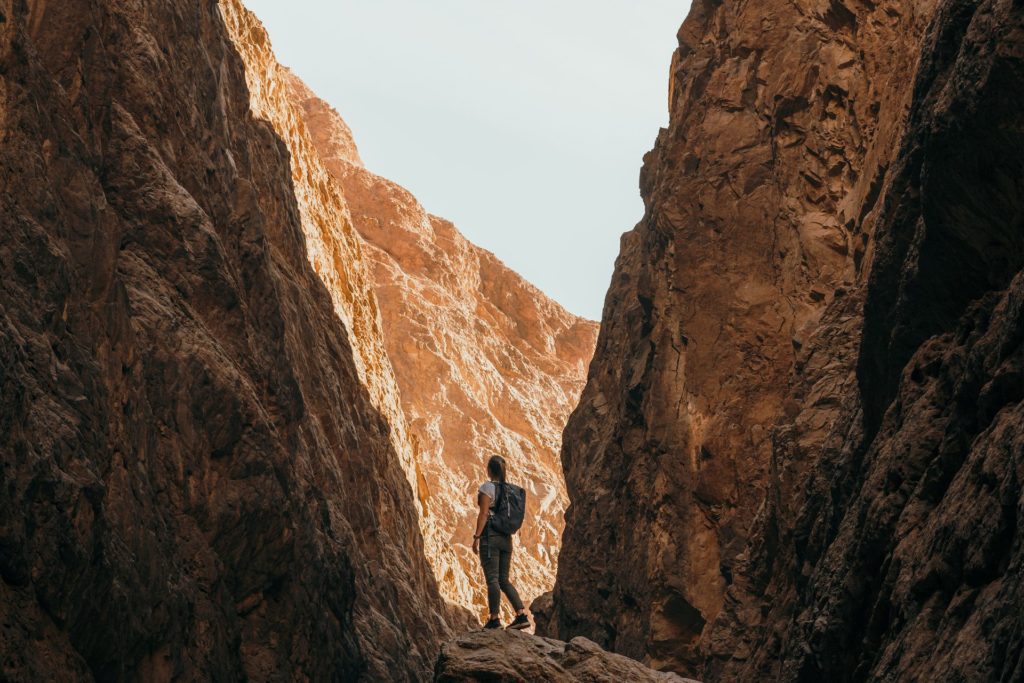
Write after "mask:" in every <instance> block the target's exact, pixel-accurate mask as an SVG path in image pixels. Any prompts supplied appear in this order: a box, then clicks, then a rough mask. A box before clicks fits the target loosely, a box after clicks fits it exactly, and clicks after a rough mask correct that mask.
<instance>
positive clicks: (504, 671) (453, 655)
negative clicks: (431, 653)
mask: <svg viewBox="0 0 1024 683" xmlns="http://www.w3.org/2000/svg"><path fill="white" fill-rule="evenodd" d="M434 681H435V682H436V683H470V682H472V681H501V682H502V683H540V682H542V681H543V682H544V683H556V682H557V683H563V682H565V683H569V682H571V681H581V682H583V681H586V682H587V683H621V682H622V681H637V682H644V681H649V682H650V683H697V682H696V681H693V680H691V679H689V678H681V677H680V676H677V675H676V674H673V673H663V672H660V671H654V670H653V669H649V668H647V667H646V666H644V665H643V664H641V663H640V662H637V661H636V660H633V659H629V658H628V657H623V656H621V655H616V654H611V653H609V652H605V651H604V650H602V649H601V648H599V647H598V646H597V645H595V644H594V643H593V642H591V641H589V640H587V639H586V638H583V637H577V638H573V639H572V640H571V641H569V642H568V643H565V642H562V641H559V640H552V639H550V638H539V637H537V636H531V635H529V634H527V633H523V632H522V631H501V630H493V631H474V632H472V633H467V634H465V635H463V636H460V637H458V638H456V639H455V640H452V641H451V642H448V643H446V644H445V645H444V647H443V648H442V650H441V656H440V657H438V659H437V665H436V667H435V671H434Z"/></svg>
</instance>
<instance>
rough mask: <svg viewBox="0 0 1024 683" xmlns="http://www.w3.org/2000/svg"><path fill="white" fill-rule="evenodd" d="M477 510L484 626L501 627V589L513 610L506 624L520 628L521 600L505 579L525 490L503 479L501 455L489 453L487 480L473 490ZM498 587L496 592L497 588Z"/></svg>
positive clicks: (525, 621)
mask: <svg viewBox="0 0 1024 683" xmlns="http://www.w3.org/2000/svg"><path fill="white" fill-rule="evenodd" d="M476 502H477V505H479V506H480V513H479V514H478V515H477V517H476V527H475V531H474V532H473V552H474V553H479V554H480V564H481V566H482V567H483V570H484V578H485V579H487V608H488V609H489V610H490V619H489V620H488V622H487V623H486V624H485V625H484V628H501V619H500V616H501V615H500V614H499V611H498V610H499V607H500V605H501V593H504V594H505V597H507V598H508V600H509V602H511V603H512V608H513V609H515V611H516V618H515V620H514V621H513V622H512V623H511V624H509V625H508V628H514V629H523V628H528V627H529V626H530V619H529V617H527V616H526V609H525V608H524V607H523V601H522V600H521V599H520V598H519V593H518V592H516V589H515V586H513V585H512V583H511V582H510V581H509V580H508V569H509V565H510V564H511V562H512V534H514V533H515V532H516V531H518V530H519V527H520V526H521V525H522V523H523V514H524V512H525V507H526V491H524V490H523V489H521V488H520V487H518V486H516V485H514V484H508V483H506V482H505V458H503V457H501V456H500V455H494V456H491V459H490V460H488V461H487V481H485V482H484V483H482V484H480V489H479V491H478V492H477V494H476ZM499 591H500V592H499Z"/></svg>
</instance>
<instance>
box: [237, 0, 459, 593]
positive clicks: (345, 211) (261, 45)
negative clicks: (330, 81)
mask: <svg viewBox="0 0 1024 683" xmlns="http://www.w3.org/2000/svg"><path fill="white" fill-rule="evenodd" d="M220 7H221V11H222V13H223V15H224V18H225V22H226V24H227V27H228V33H229V36H230V37H231V39H232V41H233V42H234V44H235V47H236V48H237V50H238V52H239V54H240V56H241V57H242V61H243V63H244V66H245V78H246V83H247V85H248V91H249V101H250V106H251V107H252V110H253V112H254V113H255V114H256V116H258V117H260V118H262V119H263V120H265V121H267V122H268V123H270V124H271V126H273V128H274V131H275V132H276V133H277V135H278V136H279V137H280V138H281V140H282V141H283V142H284V144H285V146H286V148H287V150H288V154H289V158H290V160H291V178H292V187H293V188H294V193H295V197H296V201H297V204H298V208H299V216H300V220H301V224H302V229H303V235H304V238H305V243H306V253H307V256H308V258H309V262H310V265H311V266H312V267H313V269H314V270H315V271H316V273H317V275H319V277H320V279H321V281H322V282H323V283H324V287H325V288H326V289H327V291H328V293H329V294H330V295H331V300H332V303H333V305H334V311H335V313H336V314H337V316H338V317H339V318H340V319H341V320H342V321H343V322H344V323H345V329H346V330H347V331H348V337H349V342H350V343H351V345H352V347H353V349H354V350H355V352H356V353H355V359H356V367H357V369H358V370H359V374H360V378H361V379H362V381H363V383H364V385H365V386H367V387H368V388H369V390H370V393H371V397H372V399H373V404H374V406H375V407H376V408H377V409H378V410H379V411H380V412H381V414H382V415H383V416H384V417H385V419H386V420H387V423H388V426H389V430H388V437H389V438H390V440H391V443H392V447H393V448H394V451H395V453H397V454H398V456H399V460H400V462H401V465H402V468H403V470H404V471H405V473H406V477H407V478H408V481H409V486H410V489H411V490H412V491H413V492H414V495H416V496H417V501H418V504H417V505H415V510H416V512H417V515H418V518H419V526H420V531H421V534H422V536H423V539H424V541H425V548H426V551H427V556H428V558H429V560H430V563H431V566H432V567H433V569H434V573H435V575H436V576H437V577H438V578H443V577H453V576H454V577H459V578H461V564H460V562H459V558H458V556H457V555H456V554H455V551H454V549H453V548H452V547H451V545H450V543H449V542H448V539H447V534H446V528H445V527H446V522H445V521H443V520H441V519H440V518H439V517H438V515H437V514H436V512H435V511H434V510H432V509H430V508H428V507H427V506H426V505H425V503H424V502H423V501H422V498H423V494H422V492H421V491H420V489H421V488H422V487H421V484H420V482H421V481H422V477H423V475H422V474H421V472H420V465H421V462H422V460H423V459H422V458H421V457H420V455H419V453H418V452H417V451H418V449H417V445H416V442H415V437H414V435H412V434H411V433H410V430H409V426H408V422H407V420H406V414H405V411H404V409H403V406H402V404H401V399H400V398H399V393H400V391H399V386H398V384H397V382H396V380H395V375H394V371H393V369H392V364H391V359H390V358H389V356H388V350H387V349H386V348H385V342H384V335H383V332H382V321H381V315H380V305H379V303H378V299H377V297H376V295H375V294H374V290H375V287H374V281H373V279H372V275H371V269H372V267H373V262H372V261H370V260H369V259H368V258H367V256H366V255H365V252H366V248H365V244H364V241H363V239H362V238H361V237H360V235H359V233H358V232H357V231H356V229H355V227H354V226H353V221H352V217H351V214H350V211H349V203H348V202H347V201H346V197H345V195H344V193H343V189H342V187H341V186H340V184H339V183H338V182H337V181H336V179H335V176H334V174H333V173H332V172H331V171H330V170H329V168H334V167H335V165H337V164H338V163H341V162H342V161H343V160H344V161H347V160H353V161H354V162H356V163H359V153H358V151H356V147H355V142H354V141H353V139H352V133H351V131H350V130H349V128H348V126H347V125H345V123H344V121H342V120H341V118H340V117H338V116H337V114H336V113H335V112H333V110H331V109H330V107H328V106H327V105H326V104H324V103H322V102H320V101H319V100H315V102H317V103H319V104H320V106H319V107H317V106H316V105H315V104H309V105H308V106H307V105H304V104H303V103H304V102H310V103H312V102H313V98H312V93H310V92H309V91H308V90H307V89H305V86H304V85H302V83H301V81H299V80H298V79H297V78H296V77H295V76H294V75H293V74H292V73H291V72H290V71H288V70H287V69H285V68H284V67H282V66H281V65H280V64H279V63H278V61H277V59H276V57H275V56H274V53H273V50H272V49H271V45H270V38H269V36H268V35H267V32H266V30H265V29H264V27H263V25H262V24H261V23H260V21H259V19H257V18H256V16H255V15H254V14H253V13H252V12H250V11H249V10H247V9H246V8H245V7H244V6H243V5H242V4H241V2H239V0H221V1H220ZM307 121H309V122H311V123H315V124H317V126H316V128H313V127H312V126H310V125H307ZM321 149H323V151H321ZM388 322H389V323H390V321H388ZM453 583H454V582H453V581H451V580H445V582H444V583H443V584H442V586H443V587H444V593H445V595H446V596H448V597H449V599H452V601H453V602H454V603H456V604H461V605H464V606H469V605H470V602H469V601H467V600H461V601H460V600H458V599H455V598H457V597H461V593H455V594H453V591H452V590H451V586H452V585H453ZM462 592H463V593H471V591H468V587H467V590H464V591H462Z"/></svg>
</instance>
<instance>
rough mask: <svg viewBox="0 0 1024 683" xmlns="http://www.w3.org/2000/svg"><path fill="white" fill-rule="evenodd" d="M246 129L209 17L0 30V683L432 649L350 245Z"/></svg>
mask: <svg viewBox="0 0 1024 683" xmlns="http://www.w3.org/2000/svg"><path fill="white" fill-rule="evenodd" d="M250 95H252V99H251V100H250ZM259 101H260V100H259V93H253V92H247V87H246V74H245V69H244V65H243V62H242V60H241V59H240V57H239V55H238V54H237V52H236V49H235V46H234V45H233V44H232V42H231V40H230V38H229V35H228V31H227V27H226V26H225V23H224V19H223V17H222V15H221V13H220V11H219V9H218V7H217V4H216V3H213V2H201V3H199V2H195V3H193V2H178V1H177V0H174V1H172V0H153V1H151V2H146V3H127V2H106V1H96V2H86V1H84V0H81V1H79V0H67V1H62V2H45V1H43V0H38V1H34V2H28V3H25V2H21V1H17V0H15V1H6V2H0V143H2V144H0V198H2V199H0V216H2V223H3V229H2V230H0V271H2V273H0V292H2V295H0V359H2V365H0V402H2V404H0V453H2V477H0V481H2V487H0V629H2V630H0V633H2V637H0V667H2V669H0V671H2V673H0V678H4V679H5V680H26V681H28V680H74V679H89V678H99V679H104V680H113V679H118V680H120V679H142V680H170V679H181V680H238V679H243V678H248V679H251V680H271V679H273V680H280V679H287V680H303V679H308V680H332V679H333V680H355V679H358V678H360V677H365V678H369V679H372V680H396V679H397V680H422V679H423V678H424V677H427V676H429V672H430V671H431V667H432V664H433V662H434V659H435V657H436V653H437V648H438V647H439V645H440V643H441V642H442V641H443V640H445V639H446V638H447V637H449V635H450V631H449V628H448V626H447V620H448V618H449V615H448V613H447V610H446V608H445V607H444V603H443V601H442V599H441V597H440V595H439V593H438V589H437V586H436V582H435V580H434V577H433V575H432V572H431V571H430V568H429V566H428V564H427V562H426V560H425V558H424V551H423V543H422V540H421V536H420V531H419V529H418V520H417V513H416V503H415V499H414V497H413V494H412V489H411V487H410V485H409V478H410V477H409V474H408V470H409V466H410V463H409V460H408V458H409V456H410V453H402V452H401V443H400V440H401V435H399V434H397V433H396V428H395V425H396V423H395V422H394V421H393V416H392V415H389V414H387V411H388V410H389V408H388V405H389V401H390V404H391V405H394V406H397V399H396V398H395V397H394V395H395V394H396V391H395V389H394V385H393V383H392V384H391V385H389V384H388V381H387V374H388V372H389V370H388V368H387V367H386V358H385V355H384V353H383V344H382V342H381V340H380V338H379V335H378V333H379V328H375V327H374V325H373V322H374V320H375V319H376V313H375V311H374V307H375V304H374V296H373V291H372V286H371V284H370V283H369V281H368V279H367V278H366V276H365V265H362V264H360V262H359V259H360V256H359V251H358V248H357V240H356V238H355V235H354V233H353V232H352V231H351V226H350V225H349V226H348V227H347V228H346V227H345V223H344V206H343V203H342V201H341V199H338V201H337V204H336V206H334V208H336V209H337V213H336V214H330V215H325V216H320V217H319V218H317V217H314V220H313V221H312V222H311V221H310V207H311V205H312V203H313V202H314V201H315V200H316V198H310V197H309V196H307V195H303V189H302V187H301V183H299V182H297V180H298V179H297V178H296V169H302V173H313V172H316V169H315V168H312V167H304V166H302V165H301V164H302V163H304V160H303V159H301V158H297V157H296V156H295V155H294V154H293V155H292V156H291V158H289V153H288V152H289V146H288V145H289V142H288V141H287V140H282V138H281V136H279V135H278V134H277V133H276V132H275V130H274V127H273V126H272V125H271V124H270V123H267V122H265V121H263V120H261V115H262V114H263V113H265V112H260V111H259V110H258V107H256V106H255V104H256V103H258V102H259ZM254 110H255V115H254ZM320 219H322V220H323V221H324V222H323V223H318V222H317V220H320ZM314 228H315V230H314ZM316 230H322V231H323V232H322V233H321V234H319V237H320V239H319V241H318V239H317V238H318V233H317V232H316ZM325 285H326V286H325ZM374 335H378V336H377V337H376V338H374ZM375 349H376V350H375ZM389 396H390V397H391V398H389ZM396 410H397V408H396Z"/></svg>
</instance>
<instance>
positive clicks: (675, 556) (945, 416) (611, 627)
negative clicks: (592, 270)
mask: <svg viewBox="0 0 1024 683" xmlns="http://www.w3.org/2000/svg"><path fill="white" fill-rule="evenodd" d="M1021 21H1022V16H1021V11H1020V8H1019V7H1017V6H1016V5H1014V4H1013V3H1012V2H1009V1H1004V2H997V1H991V2H974V1H969V0H944V1H943V2H941V3H939V4H938V6H937V7H936V6H934V5H932V4H931V3H925V4H924V5H922V4H920V3H916V4H913V3H906V2H883V3H879V4H874V3H871V4H852V3H847V4H843V3H840V2H832V3H813V2H812V3H802V4H801V3H797V4H788V5H784V6H783V5H771V4H769V5H768V6H765V5H764V4H762V5H758V6H757V7H754V6H751V5H747V4H744V3H730V2H728V1H726V2H723V3H703V2H701V3H696V4H694V6H693V9H692V11H691V15H690V17H689V18H688V19H687V21H686V23H685V24H684V25H683V28H682V30H681V31H680V34H679V37H680V48H679V50H678V51H677V53H676V56H675V59H674V61H673V79H672V83H671V93H672V94H671V103H672V112H671V113H672V116H671V122H670V125H669V128H668V129H667V130H663V131H662V132H661V133H660V134H659V137H658V141H657V144H656V147H655V149H654V150H653V151H652V152H651V153H650V154H649V155H648V156H647V158H646V159H645V166H644V169H643V171H642V174H641V188H642V191H643V194H644V197H645V202H646V207H647V210H646V214H645V216H644V219H643V220H642V221H641V223H640V224H639V225H638V226H637V227H636V229H635V230H634V231H633V232H631V233H629V234H627V235H626V236H625V237H624V238H623V242H622V253H621V255H620V257H619V260H618V262H617V265H616V272H615V275H614V276H613V281H612V287H611V290H610V291H609V294H608V299H607V301H606V306H605V314H604V320H603V322H602V329H601V335H600V338H599V340H598V346H597V352H596V354H595V358H594V361H593V363H592V365H591V370H590V376H589V379H588V384H587V387H586V388H585V390H584V392H583V396H582V398H581V403H580V406H579V408H578V409H577V410H576V412H575V413H574V414H573V416H572V418H571V419H570V422H569V425H568V427H567V429H566V433H565V443H566V445H565V447H564V449H563V459H564V463H565V469H566V476H567V485H568V490H569V494H570V500H571V505H570V507H569V510H568V513H567V526H566V534H565V541H564V546H563V549H562V554H561V558H560V564H559V575H558V580H557V582H556V587H555V591H554V596H553V597H554V607H553V616H552V618H551V620H550V622H549V623H547V624H545V623H541V624H539V627H540V630H543V631H546V632H547V633H550V634H552V635H557V636H558V637H569V636H572V635H575V634H582V635H585V636H587V637H590V638H592V639H593V640H595V641H596V642H597V643H598V644H600V645H603V646H605V647H608V648H609V649H612V650H614V651H617V652H621V653H625V654H628V655H630V656H635V657H638V658H644V660H645V661H647V662H649V663H651V664H652V665H654V666H657V667H658V668H671V669H673V670H676V671H680V672H694V673H696V674H698V675H700V676H702V677H703V678H704V679H705V680H723V681H724V680H729V681H733V680H736V681H745V680H762V679H770V680H784V681H788V680H792V681H798V680H799V681H811V680H836V681H843V680H937V679H942V680H945V679H950V680H1015V679H1016V678H1019V677H1020V676H1021V675H1022V669H1021V667H1022V666H1024V664H1021V660H1020V652H1021V651H1024V645H1022V641H1021V635H1020V634H1021V633H1024V627H1022V621H1021V619H1022V617H1021V614H1024V613H1022V612H1021V611H1020V610H1019V608H1018V606H1019V605H1020V604H1022V600H1021V595H1020V590H1021V588H1020V580H1019V573H1015V572H1016V569H1015V567H1018V568H1019V566H1020V562H1021V559H1020V557H1019V548H1020V541H1019V535H1018V532H1017V529H1019V528H1020V523H1021V521H1024V520H1022V519H1021V517H1022V512H1021V508H1020V505H1019V501H1020V496H1021V488H1020V484H1019V481H1020V479H1019V476H1018V475H1015V474H1011V473H1012V472H1015V471H1018V470H1019V468H1020V453H1021V452H1022V448H1021V443H1020V437H1019V429H1014V428H1013V427H1011V425H1017V426H1019V424H1020V419H1021V417H1022V415H1021V413H1020V410H1021V399H1022V397H1024V393H1022V392H1019V391H1018V389H1017V385H1018V382H1017V380H1016V379H1014V378H1015V377H1016V374H1015V373H1016V369H1015V368H1016V367H1017V364H1018V362H1019V359H1018V355H1019V353H1020V346H1019V340H1020V330H1021V329H1024V328H1022V324H1021V320H1020V318H1019V315H1018V312H1019V308H1020V302H1019V287H1018V280H1019V277H1020V276H1019V272H1020V270H1021V267H1022V265H1024V249H1022V248H1021V246H1020V245H1021V241H1020V220H1019V216H1020V215H1021V207H1022V203H1021V202H1022V200H1021V197H1022V196H1024V192H1022V191H1021V190H1020V187H1019V185H1020V183H1019V179H1020V178H1021V177H1022V176H1024V174H1022V173H1021V165H1020V161H1019V160H1020V159H1021V158H1022V155H1021V152H1022V151H1024V140H1022V138H1021V135H1020V132H1019V131H1020V130H1021V129H1022V126H1021V118H1020V113H1019V106H1017V105H1016V103H1015V100H1014V98H1013V95H1012V94H1011V93H1014V92H1016V89H1018V88H1017V86H1016V85H1011V84H1019V83H1020V82H1022V76H1024V71H1022V61H1021V60H1022V53H1021V49H1020V45H1021V44H1022V42H1024V32H1022V30H1021ZM919 55H920V59H919ZM908 111H909V112H910V113H909V115H908V114H906V113H905V112H908ZM994 188H999V189H998V190H997V189H994ZM997 340H999V341H997ZM584 483H585V486H584ZM969 539H970V540H969ZM1001 653H1002V654H1001Z"/></svg>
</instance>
